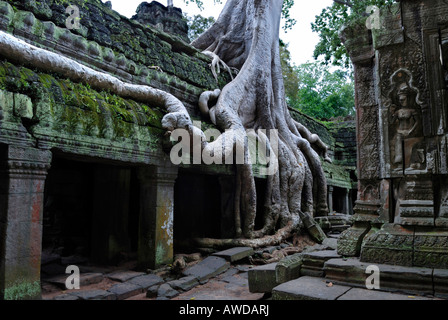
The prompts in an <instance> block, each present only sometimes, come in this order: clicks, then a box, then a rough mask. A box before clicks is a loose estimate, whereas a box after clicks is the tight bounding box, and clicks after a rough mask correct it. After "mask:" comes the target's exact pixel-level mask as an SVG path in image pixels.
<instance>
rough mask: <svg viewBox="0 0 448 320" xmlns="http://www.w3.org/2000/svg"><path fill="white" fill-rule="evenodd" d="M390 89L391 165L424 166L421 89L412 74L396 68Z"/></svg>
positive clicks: (395, 168)
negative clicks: (415, 83) (419, 90)
mask: <svg viewBox="0 0 448 320" xmlns="http://www.w3.org/2000/svg"><path fill="white" fill-rule="evenodd" d="M390 82H391V88H392V89H391V91H390V93H389V99H390V100H389V101H388V103H389V104H390V105H389V119H388V120H389V137H390V138H391V140H390V144H389V145H390V157H391V159H390V163H391V169H392V171H394V172H398V173H399V174H402V173H403V170H424V169H425V162H426V160H425V146H424V143H423V130H422V111H421V107H420V105H421V102H420V101H419V92H418V89H417V88H415V87H413V86H412V75H411V73H410V72H409V71H407V70H405V69H400V70H398V71H396V72H395V73H394V74H393V75H392V77H391V79H390Z"/></svg>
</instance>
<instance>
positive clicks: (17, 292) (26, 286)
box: [5, 280, 40, 300]
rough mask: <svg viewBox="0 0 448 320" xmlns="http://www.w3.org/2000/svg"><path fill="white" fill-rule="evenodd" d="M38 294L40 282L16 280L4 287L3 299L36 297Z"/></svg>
mask: <svg viewBox="0 0 448 320" xmlns="http://www.w3.org/2000/svg"><path fill="white" fill-rule="evenodd" d="M39 296H40V282H39V281H34V282H29V281H25V280H18V281H16V282H15V283H14V284H13V285H11V286H9V287H8V288H6V289H5V300H27V299H36V298H38V297H39Z"/></svg>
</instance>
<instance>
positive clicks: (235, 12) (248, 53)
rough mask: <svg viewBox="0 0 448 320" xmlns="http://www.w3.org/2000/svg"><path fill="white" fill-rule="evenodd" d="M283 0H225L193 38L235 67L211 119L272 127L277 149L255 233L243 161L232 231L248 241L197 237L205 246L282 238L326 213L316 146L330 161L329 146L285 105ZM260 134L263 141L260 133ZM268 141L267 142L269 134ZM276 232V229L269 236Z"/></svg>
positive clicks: (216, 147)
mask: <svg viewBox="0 0 448 320" xmlns="http://www.w3.org/2000/svg"><path fill="white" fill-rule="evenodd" d="M282 3H283V1H282V0H246V1H240V0H228V1H227V3H226V5H225V7H224V9H223V11H222V13H221V15H220V17H219V18H218V20H217V21H216V23H215V24H214V25H213V26H212V27H211V28H210V29H209V30H207V31H206V32H205V33H204V34H202V35H201V36H200V37H199V38H198V39H197V40H195V41H194V42H193V43H192V45H193V46H195V47H197V48H198V49H200V50H203V51H204V52H207V53H210V52H212V53H213V54H215V55H216V56H218V57H219V58H221V59H222V60H223V61H224V62H225V63H226V64H227V65H228V66H230V67H233V68H237V69H240V71H239V73H238V75H237V76H236V78H235V79H234V80H233V81H232V82H230V83H229V84H228V85H227V86H225V87H224V88H223V90H222V92H221V94H220V96H219V98H218V100H217V103H216V106H214V107H213V108H211V109H210V110H208V108H205V109H206V110H207V111H210V116H211V118H212V120H213V122H214V123H215V124H216V125H217V126H218V127H219V128H220V129H222V131H225V130H231V131H233V132H243V131H244V130H248V129H254V130H255V132H257V130H258V129H265V130H268V131H267V132H269V130H272V129H275V130H277V132H278V136H279V141H278V150H274V149H272V148H271V151H273V152H275V155H276V158H277V160H278V166H279V170H278V171H277V173H276V174H275V175H272V176H269V177H268V183H267V188H268V190H267V192H266V195H267V198H266V202H265V209H266V212H265V213H264V227H263V228H262V229H261V230H258V231H256V230H254V224H255V217H256V214H257V213H256V191H255V181H254V177H253V174H252V167H251V165H250V163H245V164H240V165H237V174H238V178H237V181H238V182H237V187H236V192H237V194H236V201H235V214H236V215H237V217H236V219H235V221H236V230H237V232H236V236H237V237H240V236H241V235H242V236H244V237H245V238H246V239H244V240H243V239H204V240H203V241H199V240H198V242H200V243H201V244H202V245H210V246H231V245H239V244H242V243H244V244H246V245H250V244H252V245H254V246H256V245H258V244H265V243H269V244H271V243H273V242H280V241H282V240H284V239H285V238H286V237H288V236H289V235H291V232H292V231H293V230H294V227H296V226H297V223H298V221H300V216H301V215H302V216H305V217H308V219H309V218H310V217H311V216H312V215H313V214H315V215H326V214H327V213H328V207H327V199H326V198H327V187H326V180H325V176H324V173H323V170H322V166H321V162H320V158H319V155H318V153H317V152H316V151H315V150H317V151H319V152H320V153H321V155H322V156H323V157H324V158H325V159H326V160H329V158H328V156H327V155H326V152H327V147H326V146H325V144H324V143H322V141H321V140H320V139H319V137H318V136H316V135H312V134H311V133H310V132H309V131H308V130H307V129H306V128H305V127H303V126H302V125H301V124H299V123H296V122H295V121H294V120H293V119H292V118H291V115H290V114H289V111H288V108H287V104H286V98H285V92H284V91H285V90H284V85H283V77H282V69H281V63H280V51H279V30H280V19H281V13H282ZM208 94H210V93H208ZM212 111H213V112H212ZM168 127H169V126H168ZM227 132H228V131H226V133H224V134H222V135H221V137H220V139H218V140H216V141H214V142H212V143H206V142H203V145H202V146H203V149H206V150H210V152H213V154H215V155H216V154H219V153H220V152H222V149H223V148H222V143H223V140H224V141H226V140H229V139H226V138H225V137H226V135H227ZM191 133H192V135H194V134H201V133H197V132H196V133H195V132H193V131H192V132H191ZM257 138H258V139H260V140H263V137H261V136H258V137H257ZM238 139H239V141H240V142H241V141H244V139H245V136H244V134H243V135H242V136H238V137H237V139H236V140H237V143H238ZM267 139H268V141H267V143H268V144H269V142H270V139H269V134H268V137H267ZM313 148H314V149H313ZM225 156H226V155H225V154H222V157H223V158H224V157H225ZM246 156H247V155H246ZM239 215H241V217H244V219H241V217H240V216H239ZM274 231H277V233H276V234H274V235H272V232H274ZM321 235H322V234H321ZM247 239H254V240H253V241H250V240H247Z"/></svg>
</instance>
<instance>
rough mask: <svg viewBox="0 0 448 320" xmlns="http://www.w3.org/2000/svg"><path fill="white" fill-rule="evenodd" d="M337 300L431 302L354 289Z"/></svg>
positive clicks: (421, 298)
mask: <svg viewBox="0 0 448 320" xmlns="http://www.w3.org/2000/svg"><path fill="white" fill-rule="evenodd" d="M337 300H368V301H375V300H376V301H378V300H384V301H388V300H431V299H430V298H424V297H418V296H409V295H407V294H397V293H390V292H385V291H378V290H368V289H360V288H352V289H350V290H349V291H347V292H346V293H344V294H343V295H342V296H340V297H339V298H338V299H337Z"/></svg>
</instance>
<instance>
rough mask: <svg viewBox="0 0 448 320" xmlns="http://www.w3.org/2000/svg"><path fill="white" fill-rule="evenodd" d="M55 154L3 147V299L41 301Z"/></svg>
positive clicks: (0, 162)
mask: <svg viewBox="0 0 448 320" xmlns="http://www.w3.org/2000/svg"><path fill="white" fill-rule="evenodd" d="M50 163H51V152H50V151H44V150H38V149H34V148H22V147H15V146H5V147H0V300H1V299H38V298H40V296H41V291H40V264H41V252H42V215H43V201H44V186H45V178H46V176H47V172H48V169H49V168H50Z"/></svg>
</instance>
